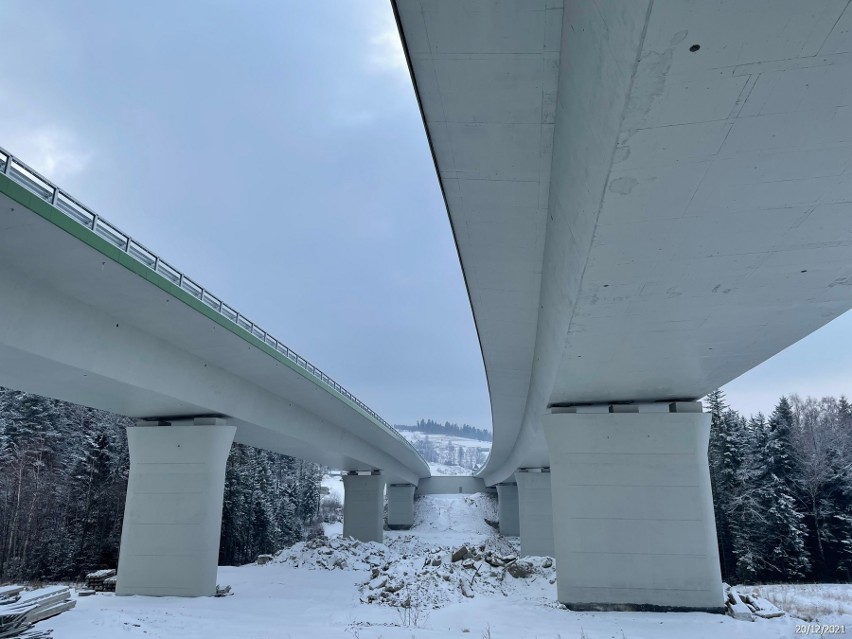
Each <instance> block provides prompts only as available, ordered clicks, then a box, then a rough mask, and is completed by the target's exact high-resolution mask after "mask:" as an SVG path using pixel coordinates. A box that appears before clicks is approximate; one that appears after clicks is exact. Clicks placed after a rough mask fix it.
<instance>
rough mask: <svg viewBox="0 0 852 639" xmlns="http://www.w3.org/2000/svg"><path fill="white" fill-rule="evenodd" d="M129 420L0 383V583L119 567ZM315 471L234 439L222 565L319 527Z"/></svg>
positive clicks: (285, 543) (276, 546)
mask: <svg viewBox="0 0 852 639" xmlns="http://www.w3.org/2000/svg"><path fill="white" fill-rule="evenodd" d="M131 424H132V420H130V419H128V418H126V417H119V416H118V415H114V414H111V413H107V412H104V411H98V410H94V409H91V408H84V407H82V406H77V405H75V404H70V403H67V402H61V401H57V400H52V399H47V398H44V397H40V396H38V395H31V394H27V393H22V392H18V391H12V390H7V389H3V388H0V583H2V582H3V581H8V580H62V579H76V578H79V577H80V575H82V574H83V573H85V572H88V571H91V570H94V569H97V568H115V567H116V565H117V562H118V549H119V543H120V541H121V523H122V518H123V515H124V496H125V493H126V491H127V473H128V467H129V456H128V450H127V435H126V428H127V426H128V425H131ZM321 478H322V472H321V469H320V468H319V467H318V466H317V465H316V464H312V463H309V462H305V461H302V460H297V459H294V458H292V457H287V456H286V455H279V454H276V453H271V452H268V451H263V450H258V449H255V448H251V447H248V446H242V445H239V444H234V445H233V446H232V448H231V454H230V456H229V458H228V462H227V467H226V473H225V499H224V507H223V513H222V538H221V544H220V550H219V561H220V564H225V565H228V564H241V563H246V562H249V561H254V559H255V558H256V557H257V555H258V554H259V553H266V552H273V551H275V550H278V549H280V548H283V547H285V546H288V545H290V544H292V543H294V542H296V541H299V540H300V539H303V538H304V537H305V535H306V534H308V533H309V532H311V530H313V531H314V532H316V529H317V527H318V523H317V518H316V517H317V511H318V508H319V500H320V481H321Z"/></svg>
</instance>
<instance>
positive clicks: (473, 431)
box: [396, 419, 491, 442]
mask: <svg viewBox="0 0 852 639" xmlns="http://www.w3.org/2000/svg"><path fill="white" fill-rule="evenodd" d="M396 428H397V429H398V430H408V431H411V430H417V431H420V432H421V433H424V434H426V435H450V436H451V437H466V438H467V439H476V440H478V441H481V442H490V441H491V431H489V430H485V429H484V428H475V427H473V426H469V425H468V424H462V425H461V426H459V425H458V424H451V423H450V422H444V423H443V424H440V423H438V422H436V421H433V420H431V419H420V420H417V423H416V424H415V425H414V426H405V425H397V427H396Z"/></svg>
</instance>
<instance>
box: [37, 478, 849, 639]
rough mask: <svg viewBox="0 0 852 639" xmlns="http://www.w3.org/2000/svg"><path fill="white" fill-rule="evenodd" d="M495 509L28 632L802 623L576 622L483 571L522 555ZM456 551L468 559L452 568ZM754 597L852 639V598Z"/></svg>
mask: <svg viewBox="0 0 852 639" xmlns="http://www.w3.org/2000/svg"><path fill="white" fill-rule="evenodd" d="M494 509H495V504H494V502H493V499H492V498H490V497H488V496H485V495H473V496H464V495H431V496H424V497H422V498H420V499H418V501H417V510H416V514H415V518H416V522H415V526H414V528H413V529H412V530H411V531H394V532H386V533H385V544H374V543H370V544H364V543H359V542H353V541H351V540H344V539H341V538H340V537H339V536H337V537H331V538H330V539H328V540H322V539H320V540H314V541H311V542H305V543H300V544H296V545H295V546H294V547H293V548H290V549H286V550H284V551H282V552H281V553H279V554H278V555H277V556H276V558H275V560H274V561H273V563H270V564H267V565H265V566H257V565H249V566H242V567H239V568H234V567H221V568H220V569H219V583H220V584H223V585H224V584H230V585H231V586H232V588H233V592H234V595H233V596H231V597H225V598H198V599H183V598H176V597H161V598H153V597H116V596H114V595H112V594H97V595H95V596H92V597H87V598H80V599H79V600H78V603H77V608H76V609H74V610H72V611H70V612H66V613H64V614H62V615H60V616H59V617H56V618H54V619H52V620H49V621H46V622H43V623H41V624H39V625H38V626H37V627H38V628H42V627H49V628H54V629H55V630H54V637H56V638H57V639H84V638H85V639H116V638H119V637H128V638H133V637H139V638H142V637H144V638H146V639H178V638H180V639H195V638H198V639H242V638H245V639H284V638H293V639H298V638H302V637H310V638H312V639H323V638H326V637H329V638H332V637H341V638H347V639H353V638H355V639H377V638H380V637H381V638H383V639H412V638H419V639H427V638H429V639H431V638H434V639H438V638H442V639H443V638H448V639H452V638H459V639H470V638H474V639H480V638H484V639H522V638H530V639H532V638H540V639H544V638H551V639H557V638H560V639H568V638H575V637H576V638H584V639H644V638H651V637H656V638H662V639H703V638H711V637H713V638H715V637H730V638H732V639H770V638H772V639H775V638H779V639H780V638H782V637H784V638H787V637H795V636H797V634H796V625H797V624H803V623H804V622H803V621H802V620H800V619H796V618H793V617H790V616H785V617H782V618H778V619H768V620H765V619H759V620H757V621H755V622H744V621H735V620H734V619H732V618H730V617H727V616H723V615H710V614H702V613H677V614H676V613H669V614H662V613H660V614H658V613H577V612H571V611H569V610H566V609H564V607H562V606H561V605H560V604H558V603H557V602H556V585H555V568H554V567H553V566H552V565H551V562H550V560H548V559H546V558H532V559H530V560H529V561H527V562H526V566H527V568H528V574H526V575H525V576H520V575H519V576H512V574H510V573H509V572H508V571H507V570H506V568H504V567H500V566H499V565H498V566H493V565H491V564H490V563H488V562H494V563H497V564H500V563H501V561H502V559H501V558H505V559H509V556H511V555H513V554H514V553H516V552H517V540H507V539H504V538H502V537H500V536H499V535H497V534H496V533H495V531H494V530H493V529H492V528H491V527H490V526H488V525H487V524H486V523H485V521H484V519H485V518H488V519H492V518H493V517H494ZM337 530H339V528H337ZM329 532H331V530H330V531H329ZM462 545H465V546H466V547H467V548H469V549H471V555H469V559H467V560H466V561H457V562H453V561H452V557H451V554H452V553H453V552H454V551H457V549H458V548H459V547H460V546H462ZM486 559H487V561H486ZM518 563H519V562H518ZM465 564H467V566H465ZM757 588H759V589H760V590H761V593H762V595H763V596H764V597H766V598H769V599H773V600H774V601H775V602H776V603H778V604H781V605H782V606H784V605H786V606H788V609H789V610H797V611H799V612H800V613H801V614H803V615H804V616H805V617H806V618H809V619H810V618H811V617H812V616H813V615H812V613H813V612H814V611H818V615H817V616H818V618H819V620H820V621H821V622H823V623H840V624H846V627H847V629H849V631H852V611H850V606H852V603H850V602H852V586H848V585H844V586H830V585H825V586H760V587H757ZM409 602H410V603H409ZM794 602H795V606H794ZM826 636H827V635H826Z"/></svg>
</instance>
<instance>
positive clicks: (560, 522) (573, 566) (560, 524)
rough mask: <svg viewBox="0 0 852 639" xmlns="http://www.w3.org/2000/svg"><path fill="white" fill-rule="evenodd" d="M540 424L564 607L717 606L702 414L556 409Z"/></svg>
mask: <svg viewBox="0 0 852 639" xmlns="http://www.w3.org/2000/svg"><path fill="white" fill-rule="evenodd" d="M542 421H543V424H544V431H545V434H546V436H547V442H548V444H549V446H550V456H551V466H550V470H551V472H550V474H551V480H552V482H553V486H554V490H553V491H552V500H553V527H554V541H555V550H556V553H555V558H556V570H557V585H558V587H557V592H558V597H559V601H561V602H563V603H565V604H568V605H569V606H570V607H571V608H572V609H599V608H603V609H608V608H613V607H616V608H617V607H621V606H628V607H638V608H645V607H660V608H666V609H669V608H672V609H677V608H683V609H708V610H719V609H721V607H722V605H723V601H722V579H721V574H720V570H719V553H718V548H717V545H716V525H715V520H714V515H713V500H712V495H711V491H710V471H709V468H708V465H707V443H708V440H709V436H710V415H709V414H708V413H622V414H608V413H600V414H588V413H587V414H582V413H574V414H569V413H559V414H550V415H545V416H544V417H543V418H542ZM557 486H558V489H557V488H555V487H557Z"/></svg>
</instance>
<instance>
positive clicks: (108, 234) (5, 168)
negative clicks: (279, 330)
mask: <svg viewBox="0 0 852 639" xmlns="http://www.w3.org/2000/svg"><path fill="white" fill-rule="evenodd" d="M0 170H1V171H2V173H3V174H4V175H6V176H8V177H9V178H11V179H13V180H14V181H15V182H17V183H18V184H20V185H21V186H23V187H24V188H26V189H27V190H29V191H31V192H32V193H35V194H36V195H37V196H39V197H40V198H42V199H43V200H45V201H46V202H48V203H50V204H51V205H53V206H54V207H55V208H56V209H58V210H59V211H61V212H62V213H64V214H65V215H66V216H68V217H69V218H71V219H72V220H74V221H75V222H77V223H78V224H80V225H81V226H84V227H86V228H87V229H89V230H90V231H93V232H94V233H96V234H97V235H99V236H100V237H102V238H103V239H105V240H106V241H107V242H109V243H110V244H112V245H113V246H115V247H117V248H118V249H120V250H122V251H124V252H125V253H127V254H128V255H129V256H130V257H132V258H133V259H135V260H136V261H137V262H139V263H141V264H143V265H144V266H147V267H148V268H149V269H151V270H152V271H154V272H155V273H158V274H160V275H161V276H163V277H164V278H165V279H167V280H168V281H170V282H171V283H172V284H174V285H175V286H177V287H178V288H180V289H182V290H184V291H186V292H187V293H189V294H190V295H191V296H193V297H195V298H196V299H198V300H200V301H201V302H202V303H204V304H206V305H207V306H209V307H210V308H212V309H213V310H214V311H216V312H218V313H219V314H220V315H222V316H223V317H224V318H226V319H227V320H229V321H231V322H232V323H234V324H236V325H237V326H239V327H240V328H242V329H244V330H245V331H247V332H248V333H250V334H251V335H254V336H255V337H256V338H257V339H259V340H260V341H261V342H264V343H265V344H267V345H268V346H270V347H271V348H273V349H274V350H276V351H277V352H279V353H280V354H281V355H283V356H284V357H286V358H288V359H289V360H291V361H292V362H293V363H295V364H296V365H297V366H299V367H300V368H302V369H304V370H305V371H307V372H308V373H309V374H310V375H312V376H313V377H315V378H316V379H317V380H319V381H320V382H321V383H323V384H325V385H326V386H329V387H331V388H333V389H334V390H335V391H337V392H338V393H339V394H340V395H342V396H343V397H345V398H346V399H348V400H349V401H350V402H352V403H353V404H355V405H356V406H358V407H359V408H360V409H361V410H363V411H364V412H365V413H367V414H368V415H369V416H370V417H372V418H373V419H374V420H376V421H377V422H379V423H380V424H382V425H383V426H385V427H386V428H388V429H389V430H390V431H391V432H393V433H395V434H396V435H397V436H398V437H399V438H400V439H401V440H402V441H404V442H405V443H406V444H408V446H409V447H410V448H412V449H414V447H413V446H412V445H411V444H410V443H409V441H408V440H407V439H406V438H405V437H403V436H402V434H401V433H400V432H399V431H398V430H397V429H396V428H394V427H393V426H391V425H390V424H389V423H388V422H387V421H385V420H384V419H383V418H382V417H380V416H379V414H378V413H376V411H374V410H373V409H371V408H370V407H369V406H367V405H366V404H365V403H364V402H362V401H361V400H360V399H358V398H357V397H355V395H353V394H352V393H350V392H349V391H348V390H346V389H345V388H344V387H343V386H341V385H340V384H338V383H337V382H336V381H334V380H333V379H332V378H331V377H329V376H328V375H326V374H325V373H324V372H322V370H320V369H319V368H318V367H316V366H314V365H313V364H311V363H310V362H309V361H308V360H306V359H305V358H304V357H302V356H300V355H299V354H298V353H296V352H295V351H293V350H292V349H291V348H289V347H288V346H287V345H286V344H284V343H282V342H280V341H279V340H277V339H275V338H274V337H272V335H270V334H269V333H268V332H266V331H265V330H263V329H262V328H260V326H258V325H257V324H255V323H254V322H252V321H250V320H249V319H247V318H246V317H245V316H244V315H242V314H241V313H239V312H238V311H236V310H235V309H233V308H232V307H230V306H228V305H227V304H225V303H224V302H223V301H222V298H221V297H218V296H216V295H213V294H212V293H211V292H210V291H208V290H207V289H206V288H204V287H203V286H201V285H200V284H198V283H197V282H195V281H194V280H192V279H190V278H189V277H187V276H186V275H184V274H183V273H181V272H180V271H179V270H177V269H176V268H175V267H173V266H171V265H170V264H169V263H168V262H166V261H164V260H162V259H160V257H159V256H158V255H157V254H156V253H154V252H153V251H151V250H150V249H148V248H146V247H145V246H143V245H142V244H140V243H139V242H137V241H136V240H134V239H133V238H132V237H130V236H129V235H128V234H127V233H124V232H123V231H121V230H120V229H119V228H118V227H116V226H115V225H114V224H111V223H109V222H107V221H106V220H105V219H103V218H102V217H101V216H99V215H98V214H97V213H95V212H93V211H92V210H91V209H89V208H88V207H86V206H85V205H83V204H81V203H80V202H79V201H78V200H76V199H74V198H73V197H71V196H70V195H68V194H67V193H66V192H65V191H63V190H62V189H60V188H59V187H58V186H56V185H55V184H53V183H52V182H51V181H50V180H48V179H47V178H45V177H44V176H42V175H41V174H39V173H38V171H36V170H34V169H32V168H30V167H29V166H27V165H26V164H24V163H23V162H22V161H21V160H19V159H18V158H16V157H15V156H13V155H12V154H11V153H9V152H8V151H6V150H5V149H4V148H2V147H0Z"/></svg>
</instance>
